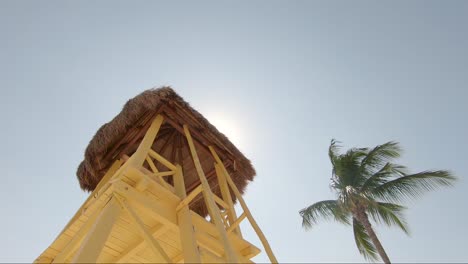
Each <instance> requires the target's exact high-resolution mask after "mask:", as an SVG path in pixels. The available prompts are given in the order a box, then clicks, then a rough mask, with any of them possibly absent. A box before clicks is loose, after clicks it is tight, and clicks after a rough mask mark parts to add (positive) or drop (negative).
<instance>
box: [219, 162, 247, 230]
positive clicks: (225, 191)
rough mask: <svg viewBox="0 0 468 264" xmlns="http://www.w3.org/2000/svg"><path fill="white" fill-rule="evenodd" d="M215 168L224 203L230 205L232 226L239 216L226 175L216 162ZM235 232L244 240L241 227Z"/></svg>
mask: <svg viewBox="0 0 468 264" xmlns="http://www.w3.org/2000/svg"><path fill="white" fill-rule="evenodd" d="M214 166H215V169H216V175H217V176H218V184H219V189H220V190H221V195H222V197H223V200H224V202H226V203H227V205H228V208H226V209H227V216H228V220H229V225H232V224H233V223H234V222H235V221H236V219H237V216H236V211H235V209H234V204H233V203H232V197H231V192H230V191H229V187H228V185H227V181H226V177H224V173H223V172H222V169H221V167H220V166H219V165H218V164H217V163H216V162H215V164H214ZM234 232H235V233H236V234H237V235H239V236H240V237H241V238H242V233H241V231H240V228H239V227H236V228H235V229H234Z"/></svg>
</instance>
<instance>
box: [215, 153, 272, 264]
mask: <svg viewBox="0 0 468 264" xmlns="http://www.w3.org/2000/svg"><path fill="white" fill-rule="evenodd" d="M210 150H211V153H212V155H213V158H214V159H215V160H216V162H217V163H218V164H219V165H220V167H221V169H222V171H223V173H224V176H225V177H226V180H227V183H228V184H229V186H230V187H231V189H232V191H233V192H234V194H235V195H236V198H237V200H239V203H240V204H241V206H242V209H243V210H244V213H245V214H246V215H247V219H249V222H250V224H251V225H252V227H253V229H254V230H255V232H256V233H257V236H258V238H259V239H260V241H261V242H262V245H263V247H264V248H265V251H266V253H267V255H268V258H269V259H270V261H271V262H272V263H278V260H277V259H276V257H275V254H274V253H273V251H272V250H271V247H270V244H269V243H268V240H267V239H266V237H265V235H264V234H263V232H262V230H261V229H260V227H259V226H258V224H257V222H256V221H255V219H254V218H253V216H252V213H250V210H249V208H248V207H247V204H246V203H245V201H244V198H242V194H241V193H240V192H239V190H238V189H237V186H236V185H235V184H234V182H233V181H232V179H231V176H230V175H229V173H228V171H227V170H226V168H225V167H224V164H223V162H222V161H221V159H220V158H219V156H218V154H217V153H216V151H215V150H214V148H212V147H211V148H210Z"/></svg>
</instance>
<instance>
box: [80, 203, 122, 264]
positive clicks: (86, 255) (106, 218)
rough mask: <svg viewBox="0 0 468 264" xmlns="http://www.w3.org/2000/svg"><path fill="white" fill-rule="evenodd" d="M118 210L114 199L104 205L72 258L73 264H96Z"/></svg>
mask: <svg viewBox="0 0 468 264" xmlns="http://www.w3.org/2000/svg"><path fill="white" fill-rule="evenodd" d="M120 209H121V208H120V206H119V205H118V204H117V202H116V201H115V200H114V199H111V200H110V201H109V203H107V204H106V206H105V207H104V209H103V210H102V213H101V214H100V216H99V218H98V219H97V220H96V223H95V224H94V225H93V227H92V229H91V230H90V231H89V233H88V235H87V236H86V238H85V240H84V241H83V244H82V245H81V247H80V249H79V250H78V253H77V254H76V256H75V257H74V259H73V262H74V263H90V262H96V260H97V259H98V257H99V254H100V253H101V251H102V248H103V246H104V244H105V242H106V240H107V237H108V236H109V234H110V232H111V230H112V226H113V225H114V222H115V221H116V219H117V218H118V217H119V214H120Z"/></svg>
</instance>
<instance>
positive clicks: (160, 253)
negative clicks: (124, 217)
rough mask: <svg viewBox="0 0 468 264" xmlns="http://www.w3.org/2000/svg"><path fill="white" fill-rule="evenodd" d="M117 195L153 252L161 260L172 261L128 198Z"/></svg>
mask: <svg viewBox="0 0 468 264" xmlns="http://www.w3.org/2000/svg"><path fill="white" fill-rule="evenodd" d="M116 197H117V200H118V201H119V203H120V205H121V206H122V207H123V208H125V210H126V211H127V212H128V213H129V215H130V216H131V219H132V220H133V223H134V224H135V225H136V227H137V228H138V229H139V231H140V233H141V235H142V236H143V237H144V239H145V240H146V242H147V243H148V244H149V246H150V247H151V249H152V250H153V253H154V254H155V255H156V257H158V258H159V260H163V261H164V262H165V263H171V259H170V258H169V256H167V254H166V252H165V251H164V250H163V249H162V248H161V245H159V242H158V241H157V240H156V239H154V237H153V236H152V234H150V233H149V232H148V230H147V229H146V228H145V226H144V224H143V222H142V221H141V220H140V218H139V217H138V215H137V214H136V213H135V211H133V208H132V207H131V206H130V205H129V204H128V203H127V201H126V200H124V199H122V198H119V197H118V196H116Z"/></svg>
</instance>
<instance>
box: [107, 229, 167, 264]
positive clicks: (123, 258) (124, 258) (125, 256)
mask: <svg viewBox="0 0 468 264" xmlns="http://www.w3.org/2000/svg"><path fill="white" fill-rule="evenodd" d="M166 230H167V228H166V227H165V226H164V225H163V224H158V225H156V226H155V227H153V228H151V230H150V233H151V234H152V235H153V237H156V238H157V237H158V236H159V235H160V234H162V233H163V232H165V231H166ZM144 242H145V239H144V238H141V239H139V240H138V241H137V242H135V243H134V244H132V245H129V246H127V248H126V249H125V251H124V252H122V253H121V254H120V255H119V256H118V257H116V258H115V259H114V260H113V261H112V263H129V258H131V257H132V256H133V255H135V254H136V253H137V252H138V251H140V250H142V248H143V246H144V245H145V244H144Z"/></svg>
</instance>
